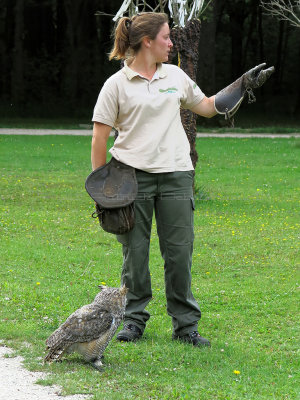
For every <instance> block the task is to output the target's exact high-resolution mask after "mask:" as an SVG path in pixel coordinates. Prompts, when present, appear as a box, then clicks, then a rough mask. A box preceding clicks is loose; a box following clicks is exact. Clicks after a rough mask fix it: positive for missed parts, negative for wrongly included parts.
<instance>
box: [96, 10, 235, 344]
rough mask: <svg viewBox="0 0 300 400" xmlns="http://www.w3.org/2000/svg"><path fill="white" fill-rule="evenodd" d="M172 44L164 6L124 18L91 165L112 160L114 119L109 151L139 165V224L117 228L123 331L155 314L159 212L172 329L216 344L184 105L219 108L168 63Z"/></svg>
mask: <svg viewBox="0 0 300 400" xmlns="http://www.w3.org/2000/svg"><path fill="white" fill-rule="evenodd" d="M172 46H173V44H172V42H171V40H170V29H169V25H168V17H167V15H166V14H163V13H142V14H138V15H136V16H134V17H133V18H131V19H130V18H127V17H124V18H121V19H120V21H119V23H118V25H117V28H116V30H115V41H114V48H113V50H112V52H111V54H110V59H113V58H115V59H117V60H119V59H125V60H126V61H125V65H124V68H122V70H120V71H118V72H117V73H116V74H114V75H112V76H111V77H110V78H109V79H108V80H107V81H106V82H105V84H104V86H103V88H102V90H101V92H100V94H99V97H98V101H97V104H96V106H95V109H94V115H93V122H94V129H93V139H92V155H91V158H92V167H93V169H96V168H98V167H100V166H102V165H104V164H105V163H106V150H107V149H106V144H107V140H108V137H109V134H110V131H111V128H112V127H115V128H116V129H117V130H118V133H119V134H118V137H117V139H116V141H115V143H114V145H113V147H112V148H111V149H110V153H111V154H112V156H113V157H114V158H116V159H117V160H118V161H121V162H122V163H124V164H127V165H130V166H132V167H134V168H135V169H136V177H137V181H138V195H137V198H136V201H135V212H136V222H135V226H134V228H133V230H132V231H130V232H129V233H126V234H123V235H117V239H118V241H119V242H120V243H122V245H123V270H122V283H123V284H125V285H126V286H127V287H128V288H129V292H128V294H127V306H126V312H125V321H124V327H123V330H122V331H120V332H119V334H118V335H117V338H118V339H119V340H122V341H133V340H137V339H139V338H141V337H142V335H143V332H144V329H145V326H146V322H147V320H148V319H149V317H150V315H149V313H148V312H147V311H146V310H145V308H146V306H147V304H148V303H149V301H150V300H151V297H152V291H151V281H150V272H149V266H148V263H149V243H150V234H151V226H152V216H153V212H155V217H156V223H157V231H158V236H159V243H160V249H161V254H162V257H163V259H164V261H165V264H164V270H165V287H166V298H167V312H168V314H169V315H170V316H171V317H172V323H173V335H172V337H173V339H178V340H180V341H183V342H187V343H191V344H192V345H194V346H210V342H209V341H208V340H207V339H205V338H203V337H201V336H200V334H199V333H198V321H199V320H200V317H201V312H200V308H199V306H198V304H197V302H196V300H195V299H194V297H193V294H192V291H191V263H192V251H193V239H194V232H193V211H194V199H193V165H192V162H191V159H190V146H189V142H188V139H187V137H186V134H185V131H184V129H183V126H182V123H181V119H180V107H183V108H187V109H190V110H192V111H193V112H195V113H197V114H199V115H201V116H204V117H208V118H210V117H212V116H214V115H215V114H216V113H217V112H216V108H215V104H214V102H215V96H212V97H209V98H207V97H206V96H205V95H204V94H203V93H202V91H201V90H200V89H199V87H198V86H197V85H196V84H195V83H194V82H193V81H192V80H191V79H190V78H189V77H188V76H187V75H186V74H185V73H184V72H183V71H182V70H181V69H180V68H178V67H177V66H174V65H170V64H163V63H164V62H166V61H168V55H169V53H170V50H171V48H172ZM226 110H227V109H226ZM227 112H228V110H227V111H226V113H227ZM226 115H227V114H226Z"/></svg>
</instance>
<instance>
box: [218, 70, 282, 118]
mask: <svg viewBox="0 0 300 400" xmlns="http://www.w3.org/2000/svg"><path fill="white" fill-rule="evenodd" d="M265 66H266V63H262V64H259V65H257V66H256V67H254V68H252V69H250V70H249V71H248V72H246V73H245V74H243V75H242V76H241V77H240V78H238V79H237V80H236V81H235V82H233V83H232V84H231V85H229V86H227V87H226V88H224V89H222V90H221V91H220V92H218V93H217V94H216V95H215V109H216V111H217V113H218V114H222V115H224V116H225V119H227V120H231V119H232V117H233V116H234V114H235V113H236V112H237V110H238V109H239V107H240V105H241V103H242V101H243V99H244V97H245V95H246V93H247V94H248V103H253V102H255V101H256V98H255V96H254V93H253V89H256V88H259V87H260V86H262V85H263V84H264V83H265V82H266V80H267V79H268V78H269V77H270V75H271V74H272V73H273V72H274V70H275V68H274V67H270V68H267V69H263V68H264V67H265Z"/></svg>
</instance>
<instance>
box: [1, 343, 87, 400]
mask: <svg viewBox="0 0 300 400" xmlns="http://www.w3.org/2000/svg"><path fill="white" fill-rule="evenodd" d="M1 346H2V347H1ZM12 353H13V350H11V349H9V348H8V347H4V346H3V345H1V343H0V400H83V399H88V398H89V397H90V396H87V395H74V396H65V397H61V394H60V393H61V389H60V388H59V387H58V386H55V387H54V386H41V385H37V384H36V383H35V382H36V381H37V380H38V379H41V378H45V377H46V376H47V374H45V373H43V372H30V371H27V370H26V369H25V368H23V367H22V362H23V359H22V357H13V358H6V357H5V355H6V354H8V355H11V354H12Z"/></svg>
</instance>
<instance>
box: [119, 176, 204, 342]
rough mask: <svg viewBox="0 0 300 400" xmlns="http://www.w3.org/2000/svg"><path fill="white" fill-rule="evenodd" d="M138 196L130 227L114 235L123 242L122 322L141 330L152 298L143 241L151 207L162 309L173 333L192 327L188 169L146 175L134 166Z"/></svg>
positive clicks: (194, 311) (197, 316)
mask: <svg viewBox="0 0 300 400" xmlns="http://www.w3.org/2000/svg"><path fill="white" fill-rule="evenodd" d="M136 177H137V181H138V194H137V198H136V201H135V212H136V221H135V226H134V228H133V230H132V231H130V232H128V233H125V234H123V235H117V239H118V241H119V242H120V243H122V245H123V270H122V283H123V284H125V285H126V286H127V287H128V288H129V291H128V294H127V301H128V302H127V306H126V311H125V323H133V324H135V325H137V326H138V327H139V328H140V329H141V330H142V331H144V329H145V326H146V322H147V320H148V319H149V317H150V314H149V313H148V312H147V311H146V310H145V308H146V306H147V304H148V303H149V301H150V300H151V298H152V290H151V279H150V271H149V245H150V235H151V227H152V217H153V211H154V212H155V217H156V225H157V233H158V236H159V244H160V250H161V254H162V257H163V259H164V262H165V264H164V271H165V289H166V298H167V312H168V314H169V315H170V316H171V317H172V323H173V333H175V334H176V335H184V334H186V333H188V332H192V331H195V330H197V327H198V320H199V319H200V318H201V312H200V309H199V306H198V304H197V302H196V300H195V299H194V297H193V294H192V291H191V264H192V252H193V239H194V199H193V171H179V172H168V173H155V174H152V173H147V172H144V171H140V170H136Z"/></svg>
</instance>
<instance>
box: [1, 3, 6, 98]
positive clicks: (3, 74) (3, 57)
mask: <svg viewBox="0 0 300 400" xmlns="http://www.w3.org/2000/svg"><path fill="white" fill-rule="evenodd" d="M5 18H6V7H5V6H4V0H1V1H0V93H5V79H6V68H5V61H6V46H5V38H4V35H5Z"/></svg>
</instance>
